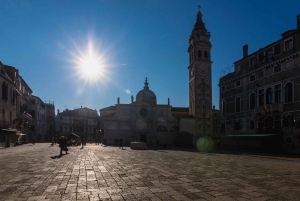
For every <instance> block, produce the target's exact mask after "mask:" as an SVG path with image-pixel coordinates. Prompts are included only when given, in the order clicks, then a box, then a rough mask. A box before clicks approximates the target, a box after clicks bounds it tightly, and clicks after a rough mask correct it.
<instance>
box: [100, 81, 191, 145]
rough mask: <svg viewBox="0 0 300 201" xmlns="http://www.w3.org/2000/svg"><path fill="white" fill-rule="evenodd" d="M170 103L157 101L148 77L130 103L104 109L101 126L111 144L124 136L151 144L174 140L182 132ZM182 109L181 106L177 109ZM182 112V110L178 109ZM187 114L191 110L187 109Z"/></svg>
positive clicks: (101, 111)
mask: <svg viewBox="0 0 300 201" xmlns="http://www.w3.org/2000/svg"><path fill="white" fill-rule="evenodd" d="M171 110H172V106H171V105H170V100H168V104H157V102H156V95H155V93H154V92H153V91H151V90H150V88H149V83H148V80H147V78H146V80H145V83H144V88H143V89H142V90H140V91H139V92H138V93H137V95H136V99H135V101H134V98H133V96H131V103H130V104H121V103H120V99H119V98H118V101H117V104H116V105H115V106H110V107H106V108H103V109H100V128H101V131H102V134H103V137H104V138H106V140H107V143H108V144H113V143H114V140H115V139H119V138H120V137H122V139H123V141H124V142H125V143H126V142H145V143H147V144H148V145H155V144H156V142H157V140H158V142H159V144H168V145H169V144H172V143H173V142H174V140H175V134H176V133H177V132H178V120H177V119H176V118H175V117H174V116H173V115H172V111H171ZM177 111H178V110H177ZM177 113H178V112H177ZM185 114H187V111H186V112H185Z"/></svg>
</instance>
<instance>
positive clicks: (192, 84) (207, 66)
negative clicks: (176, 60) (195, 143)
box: [188, 6, 213, 137]
mask: <svg viewBox="0 0 300 201" xmlns="http://www.w3.org/2000/svg"><path fill="white" fill-rule="evenodd" d="M209 40H210V32H208V31H207V30H206V28H205V24H204V23H203V20H202V13H201V12H200V6H199V12H198V13H197V17H196V23H195V25H194V29H193V30H192V33H191V35H190V38H189V48H188V53H189V66H188V70H189V114H190V115H193V116H194V117H195V134H196V136H195V137H200V136H203V135H211V134H212V131H213V125H212V124H213V116H212V77H211V64H212V61H211V47H212V45H211V43H210V41H209Z"/></svg>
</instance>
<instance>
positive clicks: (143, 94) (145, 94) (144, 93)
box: [135, 78, 156, 104]
mask: <svg viewBox="0 0 300 201" xmlns="http://www.w3.org/2000/svg"><path fill="white" fill-rule="evenodd" d="M144 84H145V85H144V89H142V90H141V91H139V92H138V93H137V95H136V99H135V100H136V101H137V102H139V101H147V102H150V103H153V104H156V95H155V93H154V92H153V91H151V90H150V89H149V87H148V80H147V78H146V81H145V83H144Z"/></svg>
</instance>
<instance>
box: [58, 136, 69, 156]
mask: <svg viewBox="0 0 300 201" xmlns="http://www.w3.org/2000/svg"><path fill="white" fill-rule="evenodd" d="M58 144H59V147H60V155H62V151H65V152H66V154H68V147H67V137H65V136H61V137H60V138H59V141H58Z"/></svg>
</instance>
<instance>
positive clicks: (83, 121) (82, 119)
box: [55, 107, 99, 142]
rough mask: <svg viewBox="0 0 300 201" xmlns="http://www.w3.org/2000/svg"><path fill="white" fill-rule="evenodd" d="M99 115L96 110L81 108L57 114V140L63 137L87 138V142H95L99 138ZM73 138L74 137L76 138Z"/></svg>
mask: <svg viewBox="0 0 300 201" xmlns="http://www.w3.org/2000/svg"><path fill="white" fill-rule="evenodd" d="M98 121H99V115H98V113H97V111H96V110H92V109H89V108H87V107H84V108H83V107H81V108H78V109H74V110H68V109H65V110H64V111H63V112H59V110H58V112H57V115H56V117H55V130H56V138H58V137H59V136H61V135H66V136H70V138H71V137H72V136H71V134H72V133H73V134H75V135H76V136H80V137H85V138H86V139H87V142H95V140H96V138H99V136H98V135H99V127H98ZM76 136H73V137H76Z"/></svg>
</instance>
